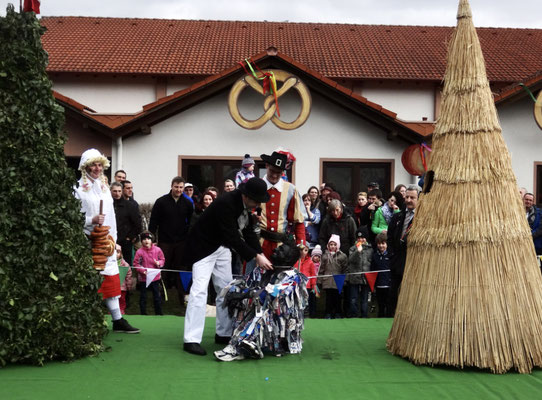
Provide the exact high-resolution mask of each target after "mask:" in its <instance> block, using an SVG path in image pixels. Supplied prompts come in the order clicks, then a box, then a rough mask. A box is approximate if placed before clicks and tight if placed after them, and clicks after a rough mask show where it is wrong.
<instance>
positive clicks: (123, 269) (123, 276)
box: [119, 266, 130, 285]
mask: <svg viewBox="0 0 542 400" xmlns="http://www.w3.org/2000/svg"><path fill="white" fill-rule="evenodd" d="M128 269H130V267H123V266H119V279H120V284H121V285H122V283H123V282H124V280H125V279H126V274H128Z"/></svg>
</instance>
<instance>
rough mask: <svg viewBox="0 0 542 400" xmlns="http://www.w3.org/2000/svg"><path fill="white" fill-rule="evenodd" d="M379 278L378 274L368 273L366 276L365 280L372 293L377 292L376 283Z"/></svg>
mask: <svg viewBox="0 0 542 400" xmlns="http://www.w3.org/2000/svg"><path fill="white" fill-rule="evenodd" d="M377 276H378V272H367V273H366V274H365V279H367V283H368V284H369V288H371V292H374V291H375V281H376V277H377Z"/></svg>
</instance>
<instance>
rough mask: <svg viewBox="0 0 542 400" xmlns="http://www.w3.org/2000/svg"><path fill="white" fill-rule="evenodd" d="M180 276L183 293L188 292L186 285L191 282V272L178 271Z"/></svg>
mask: <svg viewBox="0 0 542 400" xmlns="http://www.w3.org/2000/svg"><path fill="white" fill-rule="evenodd" d="M179 273H180V274H181V282H182V284H183V288H184V290H185V291H188V285H189V284H190V281H191V280H192V272H190V271H180V272H179Z"/></svg>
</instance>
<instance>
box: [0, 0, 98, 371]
mask: <svg viewBox="0 0 542 400" xmlns="http://www.w3.org/2000/svg"><path fill="white" fill-rule="evenodd" d="M44 31H45V29H44V28H43V27H42V26H41V25H40V23H39V21H38V20H37V18H36V16H35V14H34V13H21V14H19V13H16V12H15V11H14V9H13V6H12V5H9V6H8V8H7V12H6V16H5V17H4V18H0V35H1V36H0V54H1V57H0V135H1V138H2V140H0V366H3V365H6V364H8V363H31V364H40V365H41V364H43V363H44V362H45V361H48V360H53V359H58V360H70V359H75V358H80V357H83V356H85V355H89V354H95V353H96V352H99V351H101V350H102V339H103V337H104V335H105V334H106V332H107V328H106V326H105V324H104V314H103V309H102V308H101V299H100V297H99V295H98V294H97V290H98V287H99V284H100V277H99V275H98V274H97V273H96V272H95V271H94V270H93V268H92V257H91V255H90V247H89V243H88V240H87V239H86V237H85V236H84V234H83V216H82V214H81V213H80V204H79V202H78V201H77V200H76V199H75V198H74V197H73V185H74V184H75V175H74V173H73V171H71V170H69V169H68V167H67V165H66V162H65V158H64V151H63V149H64V143H65V140H66V139H65V136H64V135H63V134H62V130H63V126H64V113H63V109H62V108H61V107H60V106H58V105H57V104H56V103H55V100H54V98H53V96H52V91H51V82H50V81H49V79H48V77H47V74H46V72H45V67H46V66H47V62H48V57H47V53H46V52H45V51H44V50H43V48H42V45H41V40H40V38H41V35H42V34H43V33H44Z"/></svg>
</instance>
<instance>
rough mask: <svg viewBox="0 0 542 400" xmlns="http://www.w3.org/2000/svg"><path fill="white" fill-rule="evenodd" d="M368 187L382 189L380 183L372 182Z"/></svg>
mask: <svg viewBox="0 0 542 400" xmlns="http://www.w3.org/2000/svg"><path fill="white" fill-rule="evenodd" d="M367 187H372V188H373V189H380V185H379V183H378V182H371V183H369V184H368V185H367Z"/></svg>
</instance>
